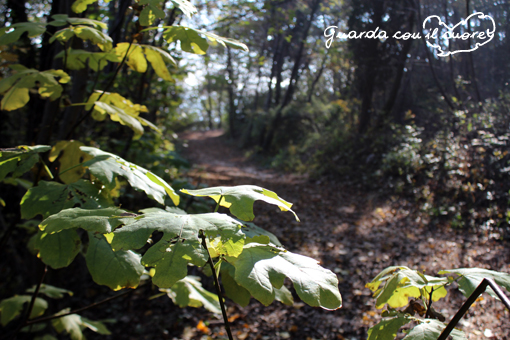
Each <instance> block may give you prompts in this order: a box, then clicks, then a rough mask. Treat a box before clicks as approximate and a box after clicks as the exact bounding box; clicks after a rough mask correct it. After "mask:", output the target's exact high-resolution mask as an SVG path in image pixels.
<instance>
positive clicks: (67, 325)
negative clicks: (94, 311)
mask: <svg viewBox="0 0 510 340" xmlns="http://www.w3.org/2000/svg"><path fill="white" fill-rule="evenodd" d="M68 312H69V309H64V310H61V311H60V312H59V314H65V313H68ZM51 323H52V325H53V328H55V330H56V331H57V332H58V333H66V334H69V336H70V338H71V340H85V339H86V338H85V336H84V335H83V330H84V329H85V328H88V329H90V330H92V331H94V332H96V333H99V334H103V335H109V334H111V333H110V331H109V330H108V328H106V326H105V325H104V323H102V322H100V321H91V320H89V319H87V318H84V317H82V316H80V315H78V314H70V315H66V316H63V317H61V318H58V319H53V320H51Z"/></svg>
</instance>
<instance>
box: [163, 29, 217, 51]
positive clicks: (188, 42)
mask: <svg viewBox="0 0 510 340" xmlns="http://www.w3.org/2000/svg"><path fill="white" fill-rule="evenodd" d="M164 28H166V30H165V31H164V32H163V38H164V39H165V40H166V41H167V42H168V43H171V42H174V41H177V40H178V41H180V42H181V49H182V50H183V51H184V52H189V53H195V54H205V53H206V52H207V49H208V48H209V44H208V43H207V40H206V39H205V38H202V37H201V36H200V33H202V32H200V31H198V30H195V29H193V28H189V27H184V26H170V27H164Z"/></svg>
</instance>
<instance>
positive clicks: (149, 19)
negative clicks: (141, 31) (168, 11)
mask: <svg viewBox="0 0 510 340" xmlns="http://www.w3.org/2000/svg"><path fill="white" fill-rule="evenodd" d="M138 4H139V5H145V7H144V8H143V9H142V12H141V13H140V25H141V26H150V25H152V24H153V23H154V21H155V20H156V18H158V19H163V18H164V17H165V12H164V11H163V10H162V9H161V8H160V7H161V0H139V1H138Z"/></svg>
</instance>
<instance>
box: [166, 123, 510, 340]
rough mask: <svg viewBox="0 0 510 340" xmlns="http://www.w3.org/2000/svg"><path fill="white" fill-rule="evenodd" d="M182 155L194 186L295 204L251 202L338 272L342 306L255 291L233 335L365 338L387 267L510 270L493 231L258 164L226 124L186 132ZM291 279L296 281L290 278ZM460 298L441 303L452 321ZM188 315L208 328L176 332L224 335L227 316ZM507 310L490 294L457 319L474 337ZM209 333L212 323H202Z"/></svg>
mask: <svg viewBox="0 0 510 340" xmlns="http://www.w3.org/2000/svg"><path fill="white" fill-rule="evenodd" d="M180 137H181V139H182V140H184V145H183V146H184V147H183V151H182V153H183V155H184V156H185V157H187V158H188V159H190V160H191V161H192V162H193V164H194V165H193V168H192V169H191V170H190V171H189V172H188V176H189V177H190V178H191V179H192V182H194V183H195V184H197V183H201V184H207V185H209V186H215V185H241V184H253V185H259V186H262V187H264V188H267V189H269V190H272V191H275V192H276V193H278V195H279V196H280V197H282V198H284V199H286V200H288V201H290V202H293V203H294V206H293V210H294V211H295V212H296V213H297V214H298V215H299V217H300V219H301V222H300V223H298V222H296V221H295V220H294V218H293V216H292V214H290V213H284V212H280V211H279V209H275V208H274V207H271V206H268V205H267V204H266V205H265V204H262V203H259V202H256V203H255V215H256V218H255V221H254V222H255V223H256V224H257V225H259V226H260V227H263V228H265V229H267V230H269V231H271V232H273V233H274V234H276V235H277V236H278V238H279V239H280V241H281V242H282V244H283V245H284V246H286V247H287V249H289V250H290V251H293V252H297V253H300V254H303V255H306V256H310V257H313V258H315V259H317V260H319V261H320V262H321V264H322V265H323V266H324V267H326V268H328V269H330V270H332V271H334V272H335V273H337V276H338V279H339V282H340V284H339V288H340V291H341V293H342V297H343V307H342V308H341V309H339V310H336V311H326V310H322V309H320V308H312V307H309V306H307V305H304V304H303V303H301V302H300V301H299V298H297V297H296V298H295V300H296V302H295V304H294V306H290V307H289V306H285V305H283V304H280V303H277V302H275V303H273V304H272V305H270V306H268V307H264V306H262V305H261V304H260V303H258V302H257V301H254V300H253V299H252V303H251V304H250V305H249V306H248V307H246V308H240V307H238V306H236V305H234V304H233V303H230V302H228V306H229V312H230V316H231V318H232V319H233V322H232V327H233V329H234V335H235V337H236V338H237V339H241V340H242V339H350V340H351V339H352V340H354V339H366V337H367V330H368V328H369V327H371V326H373V325H374V324H376V323H377V322H378V320H380V317H379V314H380V310H377V309H376V308H375V307H374V299H373V298H372V297H371V292H370V290H369V289H367V288H365V284H366V283H367V282H369V281H371V280H372V278H373V277H375V275H377V274H378V273H379V272H380V271H381V270H382V269H384V268H386V267H388V266H392V265H405V266H408V267H410V268H412V269H419V270H422V271H424V272H425V273H426V274H428V275H437V272H438V271H439V270H441V269H451V268H461V267H481V268H487V269H492V270H499V271H504V272H509V271H510V265H509V263H510V262H509V259H510V256H509V251H508V244H507V243H505V242H503V241H500V240H497V235H494V234H490V233H485V234H483V233H475V232H474V231H467V230H452V229H451V228H449V227H448V226H432V227H431V226H430V225H429V223H428V219H427V218H426V216H425V217H424V216H423V214H421V213H420V212H419V211H418V207H416V204H413V202H408V201H406V200H404V199H401V198H399V197H394V196H384V195H381V194H380V193H374V192H363V191H359V190H356V189H354V188H352V187H349V185H348V184H346V183H342V182H336V181H334V180H324V181H322V180H311V179H309V178H307V177H306V176H303V175H295V174H286V173H279V172H277V171H274V170H266V169H262V168H261V167H260V166H257V164H255V163H253V162H250V161H249V160H247V159H246V157H244V155H243V152H241V151H240V150H239V149H238V148H236V146H235V145H234V144H233V143H232V142H229V141H228V139H227V138H226V137H225V136H223V132H222V131H219V130H216V131H207V132H188V133H185V134H183V135H181V136H180ZM289 287H290V286H289ZM463 301H464V297H463V296H462V295H461V294H460V293H459V292H458V290H456V289H450V290H449V294H448V295H447V297H446V298H445V299H442V300H440V301H439V302H437V303H434V306H435V309H436V310H438V311H440V312H441V313H443V314H444V315H445V316H446V318H447V320H449V319H450V318H451V317H452V316H453V315H454V314H455V312H456V311H457V309H458V308H459V307H460V306H461V304H462V303H463ZM186 313H192V314H193V315H194V317H192V318H190V321H194V322H197V321H204V322H206V324H207V322H209V333H207V332H203V331H201V330H200V327H198V328H197V327H196V324H195V327H193V324H192V325H191V326H187V328H186V329H185V333H186V334H172V336H170V338H175V339H178V338H179V339H180V338H182V339H202V338H204V339H207V338H225V333H224V331H223V328H222V324H221V321H220V320H218V318H216V317H214V316H213V315H210V314H207V313H204V312H200V311H198V310H197V311H195V310H193V309H186ZM508 317H509V312H508V310H505V308H504V306H503V305H502V304H501V303H500V302H499V301H496V300H494V299H493V298H491V297H490V296H488V295H486V294H484V295H483V298H481V299H480V300H479V301H478V302H477V303H476V304H475V305H474V306H473V307H471V309H470V310H469V312H468V313H467V316H466V317H464V319H463V320H462V321H461V323H460V325H459V327H460V328H461V329H463V330H464V331H465V332H466V334H467V336H468V339H506V337H505V336H507V335H508V334H510V333H509V330H510V325H509V323H508ZM204 331H206V330H204Z"/></svg>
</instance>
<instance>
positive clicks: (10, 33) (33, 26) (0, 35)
mask: <svg viewBox="0 0 510 340" xmlns="http://www.w3.org/2000/svg"><path fill="white" fill-rule="evenodd" d="M25 32H26V33H27V35H28V37H29V38H35V37H38V36H40V35H41V34H43V33H44V32H46V24H44V23H39V22H20V23H17V24H12V25H10V26H9V27H4V28H2V29H0V45H9V44H12V43H13V42H16V41H18V40H20V38H21V35H22V34H23V33H25Z"/></svg>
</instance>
